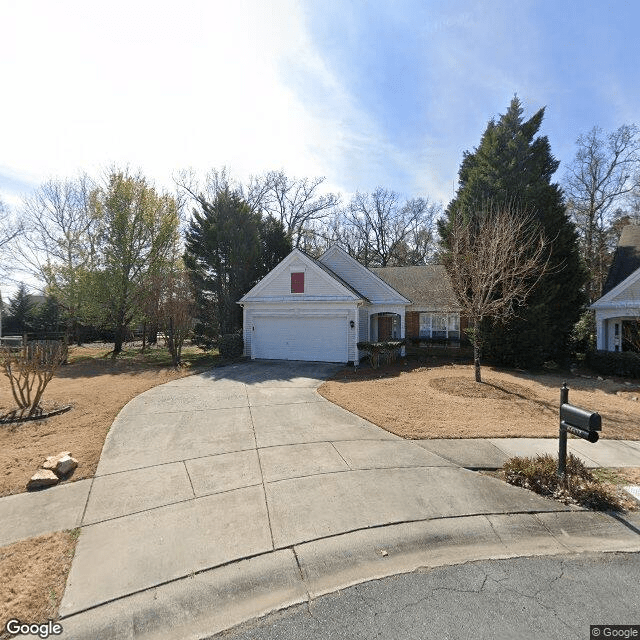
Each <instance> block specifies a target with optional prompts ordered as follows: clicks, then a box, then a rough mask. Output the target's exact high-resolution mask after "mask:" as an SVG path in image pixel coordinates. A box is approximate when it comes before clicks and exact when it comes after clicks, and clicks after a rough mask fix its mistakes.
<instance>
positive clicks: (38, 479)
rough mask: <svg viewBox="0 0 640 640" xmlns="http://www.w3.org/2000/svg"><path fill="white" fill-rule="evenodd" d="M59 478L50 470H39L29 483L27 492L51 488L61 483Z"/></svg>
mask: <svg viewBox="0 0 640 640" xmlns="http://www.w3.org/2000/svg"><path fill="white" fill-rule="evenodd" d="M59 481H60V480H59V478H58V476H57V475H56V474H55V473H53V471H50V470H49V469H38V470H37V471H36V472H35V473H34V474H33V476H31V480H29V482H27V491H31V490H32V489H42V488H43V487H51V486H53V485H54V484H58V482H59Z"/></svg>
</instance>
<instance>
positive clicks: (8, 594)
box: [0, 531, 78, 637]
mask: <svg viewBox="0 0 640 640" xmlns="http://www.w3.org/2000/svg"><path fill="white" fill-rule="evenodd" d="M77 533H78V532H77V531H59V532H57V533H51V534H49V535H45V536H38V537H37V538H29V539H28V540H21V541H20V542H16V543H14V544H12V545H9V546H7V547H2V548H0V576H1V578H0V625H1V626H0V637H8V635H5V634H4V633H3V632H4V629H5V626H6V623H7V621H8V620H10V619H11V618H17V619H18V620H20V621H23V622H46V621H47V620H49V619H55V618H56V617H57V615H58V607H59V606H60V601H61V599H62V594H63V593H64V588H65V585H66V582H67V575H68V573H69V568H70V567H71V560H72V559H73V554H74V552H75V547H76V541H77V538H78V535H77Z"/></svg>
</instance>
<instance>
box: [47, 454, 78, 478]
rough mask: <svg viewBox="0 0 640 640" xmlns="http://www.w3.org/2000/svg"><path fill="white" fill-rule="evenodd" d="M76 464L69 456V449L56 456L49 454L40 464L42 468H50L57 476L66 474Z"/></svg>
mask: <svg viewBox="0 0 640 640" xmlns="http://www.w3.org/2000/svg"><path fill="white" fill-rule="evenodd" d="M77 466H78V461H77V460H76V459H75V458H72V457H71V454H70V452H69V451H62V452H61V453H59V454H58V455H57V456H50V457H48V458H47V459H46V461H45V463H44V464H43V465H42V468H43V469H50V470H51V471H53V472H55V473H56V474H57V475H58V476H66V475H67V474H68V473H70V472H71V471H73V470H74V469H75V468H76V467H77Z"/></svg>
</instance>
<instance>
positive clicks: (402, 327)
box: [400, 309, 406, 356]
mask: <svg viewBox="0 0 640 640" xmlns="http://www.w3.org/2000/svg"><path fill="white" fill-rule="evenodd" d="M405 315H406V312H405V310H404V309H400V339H401V340H404V338H405V337H406V336H405V331H406V326H405V324H406V323H405ZM400 355H401V356H405V355H406V350H405V347H404V346H403V347H402V349H401V350H400Z"/></svg>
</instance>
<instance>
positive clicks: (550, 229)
mask: <svg viewBox="0 0 640 640" xmlns="http://www.w3.org/2000/svg"><path fill="white" fill-rule="evenodd" d="M543 117H544V108H542V109H540V110H539V111H538V112H537V113H535V114H534V115H533V116H532V117H531V118H530V119H529V120H524V119H523V109H522V106H521V105H520V101H519V100H518V98H517V97H514V98H513V100H512V101H511V104H510V106H509V109H508V110H507V112H506V113H505V114H504V115H503V116H501V117H500V118H499V120H498V121H497V122H496V121H495V120H491V121H490V122H489V124H488V125H487V128H486V130H485V132H484V134H483V136H482V138H481V140H480V145H479V146H478V147H477V148H476V149H475V150H474V151H473V152H465V154H464V156H463V160H462V164H461V166H460V172H459V188H458V191H457V193H456V196H455V198H454V199H453V200H452V201H451V202H450V203H449V206H448V207H447V211H446V215H445V218H444V219H442V220H441V221H440V222H439V225H438V226H439V231H440V236H441V239H442V247H443V250H444V251H445V252H446V250H447V237H448V233H447V230H448V228H449V227H450V224H451V220H452V219H453V217H454V214H456V213H458V214H460V215H462V216H463V217H467V216H473V215H474V212H477V211H481V210H482V209H483V205H486V204H487V203H491V204H492V205H494V206H500V205H506V204H508V203H514V204H515V205H517V206H518V207H519V208H520V209H522V210H524V211H526V212H528V213H530V214H532V215H533V217H534V219H535V221H536V222H537V224H538V225H539V227H540V229H541V230H542V232H543V233H544V235H545V237H546V239H547V240H548V241H549V247H550V259H549V264H548V272H547V273H546V274H545V275H544V277H543V278H542V279H541V280H540V282H539V283H538V285H537V286H536V288H535V289H534V290H533V291H532V293H531V295H530V296H529V298H528V300H527V303H526V305H525V306H524V307H522V308H519V309H517V311H516V317H515V318H512V319H510V320H509V321H508V323H506V324H505V323H494V324H493V325H492V326H490V327H486V329H485V335H486V341H485V354H486V355H487V356H489V357H490V358H491V359H493V360H495V361H497V362H499V363H501V364H506V365H510V366H537V365H540V364H542V363H543V362H545V361H546V360H555V361H561V360H563V359H564V358H565V357H566V355H567V349H568V345H569V336H570V335H571V331H572V328H573V325H574V324H575V322H576V321H577V320H578V318H579V316H580V312H581V310H582V305H583V304H584V292H583V285H584V283H585V273H584V270H583V268H582V266H581V263H580V258H579V252H578V243H577V235H576V231H575V228H574V227H573V225H572V224H571V222H570V220H569V217H568V214H567V210H566V206H565V203H564V198H563V194H562V190H561V189H560V187H559V186H558V184H556V183H552V182H551V179H552V177H553V174H554V173H555V172H556V170H557V168H558V165H559V162H558V160H556V159H555V158H554V157H553V155H552V154H551V147H550V145H549V140H548V139H547V137H546V136H539V137H536V134H537V133H538V130H539V129H540V126H541V124H542V120H543Z"/></svg>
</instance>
